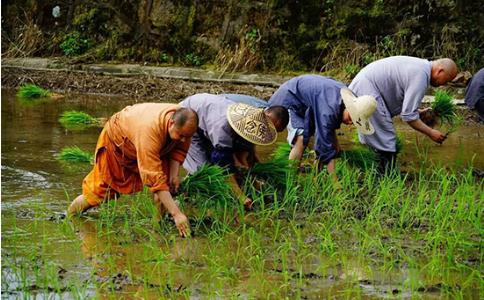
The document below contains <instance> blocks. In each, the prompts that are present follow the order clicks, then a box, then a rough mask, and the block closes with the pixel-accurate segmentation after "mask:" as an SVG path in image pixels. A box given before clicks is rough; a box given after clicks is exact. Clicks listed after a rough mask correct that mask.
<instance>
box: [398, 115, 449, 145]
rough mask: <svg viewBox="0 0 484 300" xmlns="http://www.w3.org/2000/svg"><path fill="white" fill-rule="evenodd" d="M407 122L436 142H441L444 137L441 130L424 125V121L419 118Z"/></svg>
mask: <svg viewBox="0 0 484 300" xmlns="http://www.w3.org/2000/svg"><path fill="white" fill-rule="evenodd" d="M407 123H408V125H410V126H411V127H412V128H413V129H415V130H417V131H419V132H421V133H423V134H425V135H426V136H428V137H429V138H430V139H432V140H433V141H434V142H436V143H439V144H441V143H442V142H443V141H444V140H445V139H446V136H445V135H444V134H443V133H442V132H440V131H438V130H437V129H432V128H430V127H429V126H427V125H425V123H424V122H422V121H421V120H420V119H417V120H413V121H409V122H407Z"/></svg>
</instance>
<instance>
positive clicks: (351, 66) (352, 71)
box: [344, 64, 360, 78]
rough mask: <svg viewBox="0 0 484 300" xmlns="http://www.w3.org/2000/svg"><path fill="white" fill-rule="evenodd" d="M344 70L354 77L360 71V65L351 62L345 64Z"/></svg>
mask: <svg viewBox="0 0 484 300" xmlns="http://www.w3.org/2000/svg"><path fill="white" fill-rule="evenodd" d="M344 71H345V73H346V74H348V76H349V77H350V78H353V77H355V76H356V74H358V72H359V71H360V66H358V65H355V64H349V65H346V66H345V68H344Z"/></svg>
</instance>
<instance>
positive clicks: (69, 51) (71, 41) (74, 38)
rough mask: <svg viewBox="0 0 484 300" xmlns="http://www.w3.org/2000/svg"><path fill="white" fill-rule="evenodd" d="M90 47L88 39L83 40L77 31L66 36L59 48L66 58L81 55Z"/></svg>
mask: <svg viewBox="0 0 484 300" xmlns="http://www.w3.org/2000/svg"><path fill="white" fill-rule="evenodd" d="M90 47H91V42H90V40H89V39H87V38H84V37H82V36H81V34H80V33H79V32H78V31H73V32H71V33H69V34H67V35H66V37H65V39H64V41H63V42H62V43H61V44H60V48H61V49H62V51H63V52H64V54H65V55H66V56H76V55H81V54H83V53H84V52H86V51H87V50H88V49H89V48H90Z"/></svg>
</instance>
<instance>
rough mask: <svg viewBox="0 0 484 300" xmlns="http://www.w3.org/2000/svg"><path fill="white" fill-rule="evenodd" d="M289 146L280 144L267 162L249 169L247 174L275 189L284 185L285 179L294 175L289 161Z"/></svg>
mask: <svg viewBox="0 0 484 300" xmlns="http://www.w3.org/2000/svg"><path fill="white" fill-rule="evenodd" d="M290 151H291V147H290V146H289V144H286V143H284V144H280V145H279V146H278V147H277V148H276V150H274V152H273V154H272V155H271V159H270V160H269V161H267V162H262V163H256V164H255V165H254V167H252V168H251V169H250V172H249V174H250V175H252V176H255V177H257V178H262V179H264V180H266V181H267V182H268V183H270V184H271V185H273V186H274V187H276V188H282V187H285V185H286V178H287V176H290V175H291V174H292V173H294V166H293V164H292V161H290V160H289V152H290Z"/></svg>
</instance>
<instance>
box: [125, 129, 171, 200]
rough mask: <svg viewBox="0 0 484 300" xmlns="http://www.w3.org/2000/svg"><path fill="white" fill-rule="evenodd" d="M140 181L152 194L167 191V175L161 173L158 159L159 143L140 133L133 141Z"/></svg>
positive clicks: (154, 137) (152, 137)
mask: <svg viewBox="0 0 484 300" xmlns="http://www.w3.org/2000/svg"><path fill="white" fill-rule="evenodd" d="M133 144H134V146H135V147H136V152H137V156H138V169H139V174H140V177H141V181H142V182H143V184H144V185H146V186H147V187H148V188H149V190H150V191H151V192H152V193H155V192H157V191H168V190H169V185H168V174H165V172H163V168H162V165H161V164H162V162H161V159H160V152H161V143H160V140H159V139H158V138H156V136H154V135H153V134H148V133H147V132H141V133H140V134H138V135H137V136H136V137H135V138H134V140H133Z"/></svg>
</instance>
